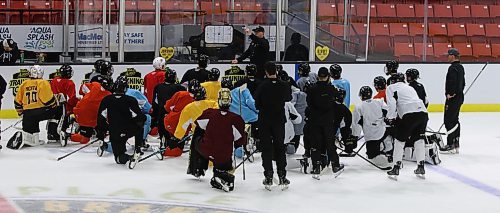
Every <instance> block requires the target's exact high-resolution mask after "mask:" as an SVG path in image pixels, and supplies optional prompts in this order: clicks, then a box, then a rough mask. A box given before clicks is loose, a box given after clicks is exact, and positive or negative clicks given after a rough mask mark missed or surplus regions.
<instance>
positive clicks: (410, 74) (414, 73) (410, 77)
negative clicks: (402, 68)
mask: <svg viewBox="0 0 500 213" xmlns="http://www.w3.org/2000/svg"><path fill="white" fill-rule="evenodd" d="M419 78H420V73H419V72H418V70H417V69H415V68H410V69H407V70H406V80H407V81H408V82H412V81H416V80H417V79H419Z"/></svg>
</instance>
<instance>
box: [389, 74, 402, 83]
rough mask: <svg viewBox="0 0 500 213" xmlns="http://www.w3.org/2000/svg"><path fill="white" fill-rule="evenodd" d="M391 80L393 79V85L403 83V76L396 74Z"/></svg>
mask: <svg viewBox="0 0 500 213" xmlns="http://www.w3.org/2000/svg"><path fill="white" fill-rule="evenodd" d="M392 77H393V79H394V83H397V82H403V83H404V82H405V75H404V74H403V73H400V72H398V73H396V74H394V75H393V76H392Z"/></svg>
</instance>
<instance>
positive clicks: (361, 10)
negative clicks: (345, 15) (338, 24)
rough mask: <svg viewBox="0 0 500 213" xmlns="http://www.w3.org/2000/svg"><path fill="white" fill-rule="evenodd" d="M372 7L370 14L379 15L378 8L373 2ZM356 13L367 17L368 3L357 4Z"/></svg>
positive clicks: (372, 15)
mask: <svg viewBox="0 0 500 213" xmlns="http://www.w3.org/2000/svg"><path fill="white" fill-rule="evenodd" d="M370 7H371V8H370V16H371V17H376V16H377V8H376V7H375V5H374V4H372V5H371V6H370ZM354 14H355V15H356V16H360V17H365V18H366V17H367V15H368V4H356V6H355V12H354Z"/></svg>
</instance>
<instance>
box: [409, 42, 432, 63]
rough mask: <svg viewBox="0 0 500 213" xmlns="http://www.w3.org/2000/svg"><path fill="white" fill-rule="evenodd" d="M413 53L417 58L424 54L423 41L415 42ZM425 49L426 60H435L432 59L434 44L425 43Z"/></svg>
mask: <svg viewBox="0 0 500 213" xmlns="http://www.w3.org/2000/svg"><path fill="white" fill-rule="evenodd" d="M414 45H415V55H416V56H418V57H419V58H422V57H423V55H424V44H423V43H415V44H414ZM426 51H427V52H425V55H426V56H427V57H426V61H435V59H434V46H433V45H432V43H427V45H426Z"/></svg>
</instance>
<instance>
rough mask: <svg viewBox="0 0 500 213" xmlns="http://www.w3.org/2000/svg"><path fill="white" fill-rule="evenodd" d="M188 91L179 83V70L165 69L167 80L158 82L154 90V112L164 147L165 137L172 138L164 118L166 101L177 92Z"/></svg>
mask: <svg viewBox="0 0 500 213" xmlns="http://www.w3.org/2000/svg"><path fill="white" fill-rule="evenodd" d="M179 91H186V88H185V87H183V86H182V85H180V84H178V83H177V72H176V71H175V70H173V69H166V70H165V82H164V83H162V84H158V85H157V86H156V87H155V89H154V92H153V114H154V115H155V116H156V118H157V119H156V120H157V122H158V123H157V125H158V133H159V135H160V140H161V142H162V144H160V145H161V146H162V147H164V146H165V139H166V138H170V135H169V133H168V131H167V130H166V129H165V124H164V121H163V119H164V118H165V115H166V114H167V111H166V110H165V107H164V106H165V103H166V102H167V101H168V100H170V98H172V96H174V94H175V93H176V92H179Z"/></svg>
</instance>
